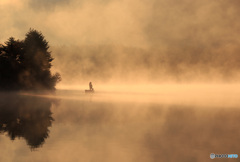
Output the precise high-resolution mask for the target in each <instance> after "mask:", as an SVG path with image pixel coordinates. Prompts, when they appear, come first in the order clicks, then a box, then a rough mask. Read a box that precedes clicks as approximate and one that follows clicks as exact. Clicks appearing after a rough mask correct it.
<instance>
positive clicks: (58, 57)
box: [0, 0, 240, 87]
mask: <svg viewBox="0 0 240 162" xmlns="http://www.w3.org/2000/svg"><path fill="white" fill-rule="evenodd" d="M238 3H239V2H238V1H237V0H233V1H231V3H228V2H225V1H207V0H201V1H200V0H197V1H190V0H184V1H181V2H180V1H177V0H170V1H163V0H151V1H141V2H140V1H136V0H128V1H127V0H122V1H115V0H94V1H85V0H82V1H73V0H60V1H59V0H58V1H56V0H51V1H47V0H43V1H36V0H23V1H17V0H12V1H7V0H2V1H1V2H0V9H1V13H0V16H1V17H2V19H1V20H0V23H1V27H0V30H1V33H0V42H2V43H3V42H4V41H5V40H6V39H7V38H8V37H10V36H14V37H16V38H19V39H22V38H23V37H24V34H25V33H26V32H27V31H28V29H29V28H35V29H37V30H40V31H41V32H42V33H43V35H44V36H45V37H46V39H47V40H48V41H49V45H50V47H51V50H52V55H53V57H54V58H55V61H54V62H53V65H54V66H53V68H54V71H58V72H59V73H60V74H61V75H62V82H61V83H60V84H59V87H61V86H66V85H73V84H75V85H79V84H86V83H88V82H89V81H90V80H91V81H92V82H96V83H99V84H100V83H107V84H110V83H116V82H118V83H122V84H125V83H133V84H134V83H136V82H140V83H154V84H157V83H163V82H164V83H165V82H167V83H168V82H177V83H179V82H181V83H182V82H227V83H232V82H238V79H239V61H240V57H239V55H238V53H239V51H240V47H239V45H238V44H239V34H240V32H239V30H238V29H239V21H237V20H238V17H239V16H238V15H239V5H238ZM9 8H11V10H9Z"/></svg>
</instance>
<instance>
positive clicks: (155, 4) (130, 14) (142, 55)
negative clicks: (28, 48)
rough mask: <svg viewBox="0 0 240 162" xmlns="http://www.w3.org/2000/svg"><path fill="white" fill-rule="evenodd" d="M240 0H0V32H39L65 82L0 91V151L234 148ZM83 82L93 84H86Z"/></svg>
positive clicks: (100, 156)
mask: <svg viewBox="0 0 240 162" xmlns="http://www.w3.org/2000/svg"><path fill="white" fill-rule="evenodd" d="M239 6H240V4H239V1H237V0H232V1H231V3H230V2H227V1H223V0H212V1H209V0H195V1H192V0H182V1H178V0H168V1H166V0H148V1H146V0H142V1H137V0H121V1H116V0H92V1H86V0H81V1H74V0H41V1H37V0H21V1H19V0H11V1H10V0H1V1H0V11H1V12H0V17H1V19H0V24H1V25H0V31H1V32H0V43H4V41H6V40H7V39H8V38H9V37H10V36H13V37H15V38H16V39H23V38H24V35H25V33H26V32H27V31H28V30H29V28H34V29H36V30H39V31H41V32H42V34H43V35H44V36H45V38H46V40H47V41H49V46H50V50H51V51H52V53H51V54H52V56H53V57H54V58H55V59H54V61H53V62H52V65H53V67H52V72H59V73H60V74H61V77H62V81H61V82H60V83H59V84H58V85H57V87H56V88H57V90H56V91H55V93H51V94H46V93H31V92H19V94H18V95H20V96H21V97H16V96H15V94H14V96H11V95H12V94H10V96H7V99H6V97H5V98H4V97H3V98H2V100H0V101H1V102H0V109H1V110H0V116H1V117H2V118H1V120H0V122H1V123H0V126H1V127H0V128H1V130H0V133H1V134H3V135H1V136H0V141H1V146H2V147H0V151H1V152H2V153H3V154H4V155H5V156H1V157H0V161H29V160H33V161H87V162H88V161H89V162H90V161H104V162H105V161H107V162H108V161H109V162H111V161H116V162H118V161H119V162H120V161H126V162H128V161H129V162H130V161H141V162H145V161H146V162H156V161H207V160H210V158H209V155H210V153H219V154H225V153H233V154H234V153H237V151H238V150H239V146H238V145H237V144H236V141H239V137H240V136H239V135H240V132H239V129H238V128H239V124H238V123H239V119H240V118H239V106H240V102H239V95H240V88H239V87H240V84H239V79H240V73H239V71H240V64H239V62H240V55H239V52H240V46H239V43H240V30H239V27H240V22H239V21H238V19H239V15H240V14H239V11H240V10H239ZM90 81H91V82H92V83H93V88H94V90H95V93H94V94H85V93H84V90H85V89H88V83H89V82H90ZM4 95H6V93H5V94H4ZM22 98H25V99H22ZM12 101H14V102H12ZM22 101H24V103H21V102H22ZM53 101H54V104H53ZM41 106H43V108H41ZM8 107H10V108H11V109H8ZM44 107H45V108H44ZM29 114H30V115H29ZM42 114H43V115H42ZM29 116H32V118H31V117H29ZM5 117H6V118H5ZM20 119H22V120H23V121H25V125H21V122H19V121H21V120H20ZM7 126H9V127H7ZM14 126H15V127H16V129H17V130H18V131H17V132H14V133H17V134H14V135H15V136H14V138H13V139H12V136H11V135H12V132H13V131H14V130H15V129H10V128H12V127H13V128H15V127H14ZM25 127H27V128H32V127H34V131H33V133H31V130H32V129H25ZM38 130H39V131H38ZM34 132H35V133H38V134H37V135H38V136H37V135H36V134H34ZM31 135H33V136H34V135H35V136H34V137H39V138H37V139H35V138H34V137H31ZM15 137H18V139H15ZM9 138H10V139H11V140H12V141H11V140H9ZM33 144H35V145H33ZM29 147H30V149H29ZM31 148H36V150H35V151H33V150H31ZM159 159H160V160H159ZM225 160H226V159H225Z"/></svg>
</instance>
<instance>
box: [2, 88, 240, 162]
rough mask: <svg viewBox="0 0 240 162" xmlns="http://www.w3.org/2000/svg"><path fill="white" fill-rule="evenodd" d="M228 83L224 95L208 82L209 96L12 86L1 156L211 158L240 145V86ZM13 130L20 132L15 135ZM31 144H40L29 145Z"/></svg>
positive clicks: (144, 160) (148, 161) (146, 161)
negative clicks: (51, 91) (21, 90)
mask: <svg viewBox="0 0 240 162" xmlns="http://www.w3.org/2000/svg"><path fill="white" fill-rule="evenodd" d="M171 87H172V86H171ZM175 88H176V87H175ZM202 88H203V87H202ZM225 88H226V89H225V90H224V91H222V92H224V93H225V97H223V96H221V95H219V94H216V93H214V94H212V93H211V92H212V90H213V89H209V90H208V91H205V90H203V91H205V92H207V93H208V95H207V97H203V95H199V94H198V95H195V96H192V94H194V93H191V94H190V95H185V98H183V97H181V95H182V94H181V92H182V91H181V89H178V90H177V92H176V91H175V92H173V91H168V92H169V93H165V94H164V95H161V94H158V95H157V96H156V97H153V99H156V98H158V100H157V101H156V100H155V101H154V100H149V99H150V98H151V97H152V96H153V95H151V94H140V92H139V93H138V95H132V94H131V93H128V94H126V93H125V94H124V95H122V94H119V92H117V93H113V92H112V93H110V92H108V93H106V92H105V93H103V94H101V93H98V94H94V95H91V94H90V95H85V94H84V92H83V91H73V90H71V91H70V90H57V94H55V95H36V94H35V95H34V94H26V93H25V94H22V95H16V94H14V95H13V94H10V95H8V96H7V97H8V100H6V97H2V100H1V104H0V116H1V120H0V126H1V127H0V128H1V130H0V133H1V136H0V141H1V146H2V147H0V151H1V152H2V153H3V156H1V157H0V160H1V161H3V160H4V161H20V162H21V161H29V160H33V161H56V160H57V161H66V160H67V161H87V162H88V161H89V162H90V161H107V162H108V161H109V162H110V161H117V162H118V161H119V162H120V161H126V162H131V161H141V162H155V161H211V159H210V158H209V155H210V153H212V152H214V153H237V150H239V146H238V145H236V143H235V142H236V141H238V140H239V131H238V127H239V124H238V123H239V119H240V118H239V102H238V101H237V100H236V97H234V95H235V94H236V96H239V93H236V92H237V91H235V94H234V93H229V92H228V90H229V88H230V89H231V87H225ZM187 89H188V91H193V89H192V88H190V89H189V88H187ZM191 89H192V90H191ZM218 89H219V88H218ZM164 92H166V91H164ZM218 92H219V91H218ZM204 94H205V93H204ZM12 95H13V96H12ZM155 95H156V94H155ZM113 96H115V98H111V97H113ZM133 96H134V97H133ZM226 96H227V97H226ZM13 97H14V98H17V100H16V99H15V102H13V101H12V100H10V98H13ZM4 99H5V100H4ZM20 99H21V100H20ZM167 99H168V100H167ZM229 99H230V100H229ZM146 101H147V102H146ZM189 101H191V102H189ZM193 101H195V102H193ZM199 101H200V102H199ZM216 101H218V102H216ZM51 103H54V104H51ZM200 103H203V104H200ZM9 108H10V109H9ZM16 118H17V119H18V120H16ZM5 119H7V120H5ZM13 127H16V128H18V129H16V130H15V129H12V128H13ZM33 129H34V133H33V134H31V133H30V134H29V132H31V130H33ZM3 130H4V131H3ZM14 130H15V131H14ZM3 133H4V134H3ZM16 133H17V134H16ZM19 133H20V134H19ZM12 134H13V135H17V137H18V138H16V139H15V140H13V139H12V140H13V141H11V142H10V139H9V137H10V138H11V135H12ZM4 135H5V136H4ZM38 138H40V139H44V140H40V141H39V139H38ZM29 139H32V140H37V141H38V142H37V143H36V145H35V143H29ZM26 144H27V145H26ZM32 144H33V146H35V147H37V148H35V149H34V150H32V149H29V147H30V148H31V147H33V146H32ZM39 144H41V145H40V146H39ZM28 145H30V146H28Z"/></svg>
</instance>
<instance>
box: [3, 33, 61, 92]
mask: <svg viewBox="0 0 240 162" xmlns="http://www.w3.org/2000/svg"><path fill="white" fill-rule="evenodd" d="M52 61H53V58H52V56H51V52H50V51H49V45H48V42H47V41H46V40H45V38H44V36H43V35H42V33H41V32H39V31H37V30H34V29H30V30H29V32H28V33H27V34H26V37H25V39H24V40H23V41H20V40H15V39H14V38H12V37H10V38H9V40H8V41H7V42H5V45H0V89H4V90H9V89H12V90H54V89H55V85H56V83H57V82H59V81H60V80H61V77H60V74H58V73H56V74H54V75H52V74H51V71H50V69H51V67H52V64H51V62H52Z"/></svg>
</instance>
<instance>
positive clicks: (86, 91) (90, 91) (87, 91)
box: [85, 89, 94, 93]
mask: <svg viewBox="0 0 240 162" xmlns="http://www.w3.org/2000/svg"><path fill="white" fill-rule="evenodd" d="M85 93H94V89H92V90H85Z"/></svg>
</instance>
